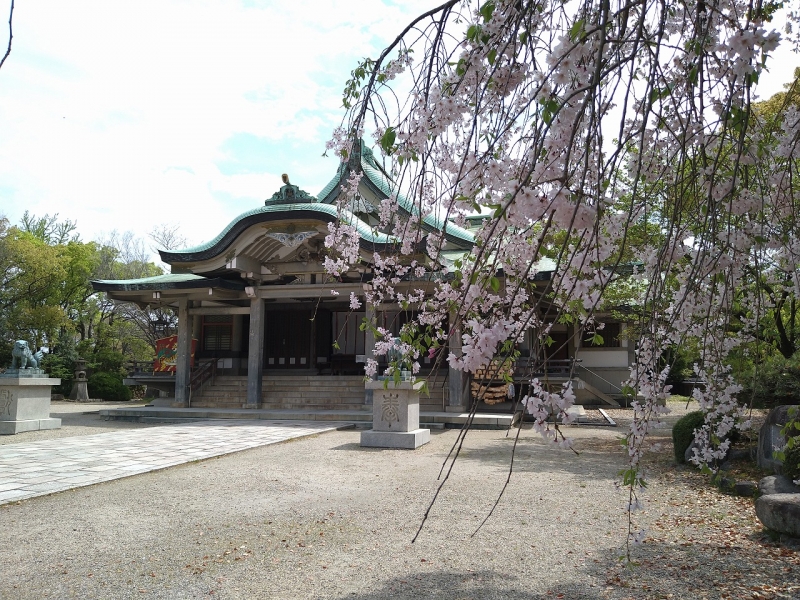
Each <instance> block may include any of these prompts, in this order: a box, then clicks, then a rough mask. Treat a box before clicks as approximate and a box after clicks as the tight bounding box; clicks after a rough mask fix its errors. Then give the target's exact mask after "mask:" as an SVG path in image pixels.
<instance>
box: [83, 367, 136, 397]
mask: <svg viewBox="0 0 800 600" xmlns="http://www.w3.org/2000/svg"><path fill="white" fill-rule="evenodd" d="M88 388H89V397H90V398H99V399H102V400H110V401H113V402H127V401H128V400H130V399H131V390H130V389H129V388H128V387H127V386H125V385H123V383H122V377H120V376H119V375H117V374H116V373H106V372H102V371H101V372H99V373H94V374H93V375H91V376H90V377H89V382H88Z"/></svg>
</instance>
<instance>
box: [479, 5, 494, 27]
mask: <svg viewBox="0 0 800 600" xmlns="http://www.w3.org/2000/svg"><path fill="white" fill-rule="evenodd" d="M480 13H481V16H482V17H483V22H484V23H487V22H489V21H490V20H491V19H492V14H493V13H494V2H491V1H490V2H487V3H486V4H484V5H483V6H481V9H480Z"/></svg>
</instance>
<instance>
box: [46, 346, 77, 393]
mask: <svg viewBox="0 0 800 600" xmlns="http://www.w3.org/2000/svg"><path fill="white" fill-rule="evenodd" d="M40 366H41V368H42V369H44V371H45V372H46V373H47V374H48V375H49V376H50V377H57V378H58V379H60V380H61V385H57V386H55V387H54V388H53V393H54V394H63V395H64V396H68V395H69V393H70V392H71V391H72V380H73V379H74V377H75V361H73V360H70V359H69V358H67V357H64V356H61V355H60V354H45V355H44V358H43V359H42V364H41V365H40Z"/></svg>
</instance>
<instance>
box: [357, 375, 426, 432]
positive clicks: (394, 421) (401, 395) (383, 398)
mask: <svg viewBox="0 0 800 600" xmlns="http://www.w3.org/2000/svg"><path fill="white" fill-rule="evenodd" d="M384 385H385V387H384ZM422 386H423V382H421V381H417V382H409V381H401V382H399V383H395V382H394V381H389V382H385V381H368V382H367V383H366V384H365V387H366V389H367V390H371V391H372V429H374V430H375V431H415V430H417V429H419V391H420V389H421V388H422Z"/></svg>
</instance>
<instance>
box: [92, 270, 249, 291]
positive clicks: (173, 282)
mask: <svg viewBox="0 0 800 600" xmlns="http://www.w3.org/2000/svg"><path fill="white" fill-rule="evenodd" d="M91 283H92V287H93V288H94V289H95V290H97V291H100V292H138V291H146V290H165V289H192V288H206V287H211V288H225V289H229V290H243V289H244V283H243V282H241V281H231V280H228V279H222V278H220V277H203V276H202V275H194V274H192V273H180V274H174V273H173V274H167V275H156V276H155V277H143V278H141V279H96V280H94V281H92V282H91Z"/></svg>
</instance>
